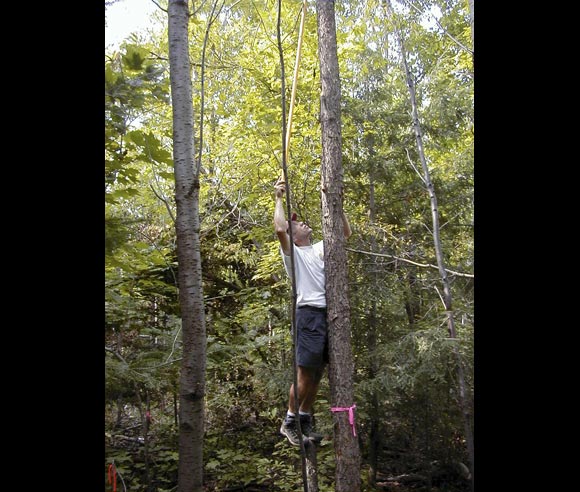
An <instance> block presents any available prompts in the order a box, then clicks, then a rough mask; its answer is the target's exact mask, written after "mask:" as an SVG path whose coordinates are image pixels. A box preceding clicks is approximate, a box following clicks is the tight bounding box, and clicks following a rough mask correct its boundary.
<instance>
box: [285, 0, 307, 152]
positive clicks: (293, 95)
mask: <svg viewBox="0 0 580 492" xmlns="http://www.w3.org/2000/svg"><path fill="white" fill-rule="evenodd" d="M307 1H308V0H304V3H303V5H302V16H301V17H300V30H299V32H298V47H297V48H296V62H295V63H294V77H293V79H292V93H291V95H290V110H289V111H288V126H287V127H286V149H285V156H286V162H288V153H289V151H290V135H291V134H292V115H293V114H294V102H295V101H296V87H297V85H298V68H299V67H300V56H301V55H302V37H303V33H304V19H305V18H306V7H307Z"/></svg>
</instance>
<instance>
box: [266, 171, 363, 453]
mask: <svg viewBox="0 0 580 492" xmlns="http://www.w3.org/2000/svg"><path fill="white" fill-rule="evenodd" d="M274 188H275V200H276V206H275V209H274V229H275V231H276V235H277V236H278V239H279V241H280V249H281V254H282V258H283V260H284V267H285V268H286V273H288V275H289V276H291V265H292V264H291V260H290V235H289V227H292V238H293V240H294V246H295V247H294V273H295V275H296V330H297V342H296V352H297V353H296V357H297V366H298V370H297V377H296V381H297V383H298V402H299V407H298V411H299V418H300V429H301V430H302V434H303V435H304V436H306V437H308V438H310V439H311V440H314V441H320V440H321V439H322V435H320V434H318V433H317V432H315V431H314V424H313V416H312V413H313V405H314V402H315V400H316V394H317V393H318V387H319V384H320V380H321V378H322V374H323V372H324V368H325V367H326V364H327V363H328V333H327V323H326V290H325V275H324V245H323V242H322V241H318V242H315V243H314V244H313V243H312V229H311V228H310V227H309V226H308V224H305V223H304V222H299V221H297V220H296V214H292V220H291V221H287V220H286V214H285V213H284V203H283V197H284V195H285V193H286V183H285V182H284V180H283V178H279V179H278V181H277V182H276V184H275V185H274ZM342 220H343V226H344V236H345V238H347V239H348V238H349V237H350V236H351V234H352V231H351V229H350V225H349V223H348V220H347V218H346V215H344V213H343V216H342ZM294 410H295V400H294V384H292V385H291V386H290V395H289V402H288V411H287V412H286V417H285V419H284V421H283V422H282V426H281V427H280V433H281V434H282V435H284V436H286V437H287V438H288V441H290V444H292V445H293V446H300V440H299V439H298V429H297V424H296V414H295V413H294Z"/></svg>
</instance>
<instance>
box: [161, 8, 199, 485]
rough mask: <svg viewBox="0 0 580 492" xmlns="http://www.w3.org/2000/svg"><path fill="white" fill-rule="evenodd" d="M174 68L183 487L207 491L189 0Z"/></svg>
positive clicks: (174, 40)
mask: <svg viewBox="0 0 580 492" xmlns="http://www.w3.org/2000/svg"><path fill="white" fill-rule="evenodd" d="M168 17H169V22H168V27H169V68H170V81H171V99H172V107H173V165H174V172H175V203H176V206H177V215H176V221H175V227H176V233H177V261H178V267H179V270H178V284H179V305H180V311H181V324H182V342H183V355H182V362H181V373H180V379H179V464H178V482H177V490H178V492H202V491H203V433H204V408H203V407H204V398H205V360H206V355H205V347H206V333H205V313H204V305H203V292H202V280H201V254H200V241H199V227H200V225H199V171H198V168H197V166H195V151H194V140H193V131H194V129H193V99H192V88H191V87H192V85H191V66H190V62H189V50H188V47H189V42H188V21H189V7H188V2H187V0H169V5H168Z"/></svg>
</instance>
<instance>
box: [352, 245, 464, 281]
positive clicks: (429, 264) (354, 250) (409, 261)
mask: <svg viewBox="0 0 580 492" xmlns="http://www.w3.org/2000/svg"><path fill="white" fill-rule="evenodd" d="M346 250H347V251H352V252H353V253H361V254H363V255H372V256H382V257H385V258H393V259H395V260H399V261H404V262H405V263H410V264H411V265H415V266H418V267H422V268H434V269H435V270H439V267H438V266H437V265H432V264H431V263H427V264H423V263H417V262H415V261H411V260H407V259H405V258H400V257H398V256H393V255H387V254H382V253H373V252H371V251H361V250H359V249H353V248H346ZM445 271H446V272H447V273H449V274H451V275H457V276H458V277H467V278H475V275H473V274H471V273H461V272H455V271H453V270H449V269H447V268H446V269H445Z"/></svg>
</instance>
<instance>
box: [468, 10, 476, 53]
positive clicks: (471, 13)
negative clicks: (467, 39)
mask: <svg viewBox="0 0 580 492" xmlns="http://www.w3.org/2000/svg"><path fill="white" fill-rule="evenodd" d="M468 2H469V25H470V26H471V49H472V50H473V52H475V39H474V31H475V10H474V4H475V0H468Z"/></svg>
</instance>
